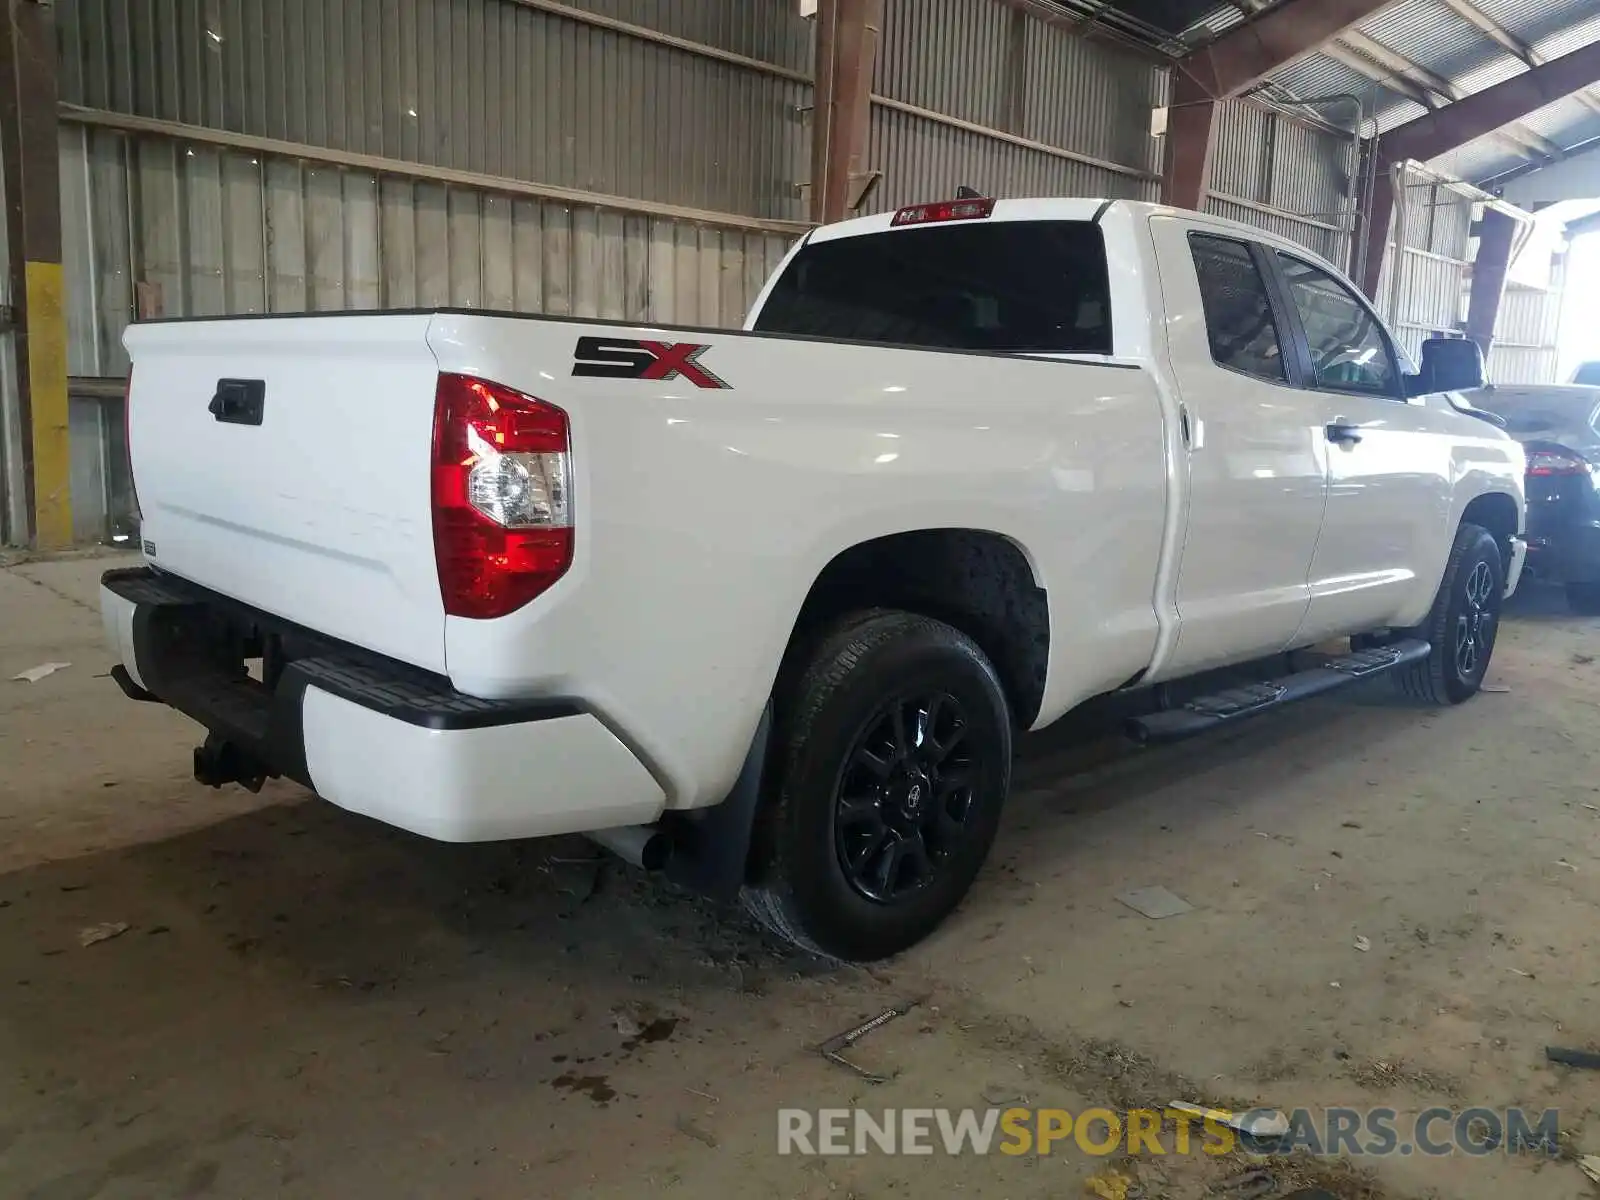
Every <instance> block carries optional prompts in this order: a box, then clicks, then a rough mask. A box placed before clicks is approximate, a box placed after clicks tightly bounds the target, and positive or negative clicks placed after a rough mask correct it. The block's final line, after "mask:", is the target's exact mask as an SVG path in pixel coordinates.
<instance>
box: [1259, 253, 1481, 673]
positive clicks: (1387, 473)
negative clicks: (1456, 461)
mask: <svg viewBox="0 0 1600 1200" xmlns="http://www.w3.org/2000/svg"><path fill="white" fill-rule="evenodd" d="M1272 258H1273V260H1274V267H1275V269H1276V270H1277V271H1278V273H1279V275H1280V278H1281V279H1282V283H1283V290H1284V294H1285V295H1286V297H1287V298H1288V301H1289V303H1288V309H1289V312H1288V321H1289V328H1290V330H1291V331H1292V337H1291V339H1290V341H1289V349H1290V351H1291V352H1292V353H1293V354H1295V355H1296V356H1297V357H1298V358H1299V359H1300V372H1299V374H1300V377H1301V380H1302V387H1303V388H1304V391H1303V393H1302V396H1303V403H1304V404H1305V405H1306V406H1307V407H1308V408H1310V409H1312V410H1314V411H1315V412H1316V413H1317V414H1319V419H1320V423H1321V426H1322V428H1321V429H1320V430H1318V433H1319V434H1320V435H1321V437H1322V438H1323V440H1324V443H1325V454H1326V459H1327V463H1328V507H1327V515H1326V516H1325V517H1324V519H1323V522H1322V536H1321V538H1320V539H1319V540H1318V542H1317V552H1316V556H1315V557H1314V558H1313V559H1312V563H1311V574H1310V578H1309V584H1310V589H1311V603H1310V607H1309V608H1308V610H1307V612H1306V620H1305V624H1304V626H1303V628H1302V629H1301V630H1300V633H1299V635H1298V638H1297V640H1299V641H1301V642H1308V643H1309V642H1314V641H1319V640H1321V639H1323V638H1326V637H1331V636H1334V635H1337V634H1345V633H1350V632H1357V631H1361V630H1365V629H1370V628H1373V627H1376V626H1379V625H1385V624H1388V623H1389V622H1390V620H1391V619H1392V618H1394V617H1395V616H1396V614H1398V613H1400V612H1402V611H1404V610H1406V609H1408V608H1409V607H1412V601H1413V600H1414V598H1415V596H1416V592H1417V589H1418V588H1419V587H1426V586H1428V585H1427V584H1425V583H1424V582H1423V581H1422V580H1420V579H1419V577H1418V570H1419V568H1421V567H1423V566H1425V565H1427V566H1431V565H1432V564H1433V563H1434V562H1435V560H1436V559H1437V548H1438V546H1439V545H1440V543H1441V539H1442V538H1444V537H1445V536H1446V535H1445V527H1446V525H1448V523H1449V521H1450V512H1451V501H1452V492H1453V482H1454V481H1453V477H1452V467H1451V447H1452V441H1451V438H1450V437H1449V436H1448V435H1447V432H1446V430H1445V428H1444V426H1445V424H1446V423H1447V420H1448V419H1447V418H1445V419H1441V416H1440V415H1438V414H1435V413H1433V412H1432V411H1431V410H1430V409H1429V407H1428V406H1427V404H1425V403H1423V402H1422V401H1421V400H1418V402H1416V403H1411V402H1409V401H1408V400H1407V399H1406V397H1405V394H1404V391H1403V385H1402V381H1401V372H1400V366H1399V361H1398V359H1397V357H1396V355H1395V352H1394V347H1393V345H1392V344H1391V342H1390V339H1389V334H1388V332H1387V330H1385V329H1384V327H1383V324H1382V322H1380V321H1379V320H1378V318H1377V315H1376V314H1375V313H1373V311H1372V309H1371V307H1370V306H1369V305H1368V304H1367V302H1366V301H1365V300H1364V299H1363V298H1362V297H1361V296H1359V295H1358V294H1357V293H1356V292H1355V290H1354V289H1353V288H1351V287H1350V286H1349V285H1348V284H1346V283H1345V282H1344V281H1342V280H1340V279H1338V278H1337V277H1335V276H1334V275H1332V274H1331V273H1329V272H1328V271H1326V270H1324V269H1323V268H1322V267H1319V266H1317V265H1316V264H1314V263H1312V262H1309V261H1308V260H1306V259H1303V258H1300V257H1299V256H1297V255H1294V254H1290V253H1287V252H1285V251H1281V250H1275V251H1274V252H1273V254H1272Z"/></svg>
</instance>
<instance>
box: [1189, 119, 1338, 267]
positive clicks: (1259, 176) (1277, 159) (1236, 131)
mask: <svg viewBox="0 0 1600 1200" xmlns="http://www.w3.org/2000/svg"><path fill="white" fill-rule="evenodd" d="M1354 157H1355V148H1354V145H1353V144H1352V142H1351V139H1350V138H1349V137H1348V136H1344V135H1341V134H1338V133H1334V132H1331V131H1328V130H1325V129H1321V128H1316V127H1313V126H1309V125H1307V124H1305V123H1303V122H1301V121H1297V120H1294V119H1293V118H1291V117H1288V116H1286V115H1284V114H1282V113H1279V112H1277V111H1274V110H1271V109H1267V108H1264V107H1262V106H1261V105H1259V104H1252V103H1250V102H1248V101H1243V100H1235V101H1232V102H1230V103H1228V104H1226V105H1224V106H1223V108H1222V111H1221V112H1220V113H1219V114H1218V118H1217V142H1216V149H1215V151H1214V152H1213V161H1212V169H1211V188H1212V191H1213V192H1214V193H1215V194H1214V195H1213V196H1211V198H1210V199H1209V200H1208V202H1207V205H1206V211H1208V212H1211V213H1214V214H1215V215H1217V216H1222V217H1229V218H1231V219H1233V220H1236V221H1243V222H1245V223H1246V224H1250V225H1256V226H1259V227H1260V228H1263V229H1268V230H1271V231H1272V232H1273V233H1276V234H1278V235H1280V236H1282V237H1287V238H1291V239H1293V240H1294V241H1297V242H1299V243H1300V244H1301V245H1303V246H1306V247H1308V248H1309V249H1311V250H1314V251H1316V252H1317V253H1318V254H1320V255H1322V256H1323V257H1324V258H1327V259H1329V260H1331V261H1332V262H1334V263H1336V264H1339V265H1340V266H1343V265H1344V264H1345V263H1346V262H1347V260H1348V257H1349V246H1350V232H1349V231H1350V229H1351V227H1352V225H1353V223H1354V218H1353V214H1352V212H1351V207H1352V205H1351V199H1350V196H1349V195H1348V190H1349V186H1350V172H1351V170H1352V169H1353V160H1354Z"/></svg>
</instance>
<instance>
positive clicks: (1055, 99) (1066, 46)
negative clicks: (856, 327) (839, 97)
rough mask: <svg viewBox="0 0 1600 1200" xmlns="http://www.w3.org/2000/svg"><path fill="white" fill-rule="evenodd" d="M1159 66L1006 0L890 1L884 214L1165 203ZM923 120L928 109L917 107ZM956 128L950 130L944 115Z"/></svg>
mask: <svg viewBox="0 0 1600 1200" xmlns="http://www.w3.org/2000/svg"><path fill="white" fill-rule="evenodd" d="M1165 88H1166V79H1165V74H1164V72H1163V71H1162V70H1161V69H1160V68H1159V67H1157V66H1156V65H1155V64H1154V63H1153V62H1151V61H1149V60H1148V59H1145V58H1141V57H1139V56H1137V55H1135V54H1132V53H1130V52H1126V51H1123V50H1120V49H1118V48H1116V47H1113V46H1108V45H1105V44H1102V43H1097V42H1090V41H1087V40H1085V39H1083V38H1081V37H1077V36H1074V35H1073V34H1071V33H1070V32H1069V31H1067V30H1065V29H1062V28H1060V27H1059V26H1053V25H1046V24H1045V23H1043V22H1041V21H1037V20H1034V19H1031V18H1028V17H1027V16H1026V15H1025V14H1023V13H1021V12H1020V11H1019V10H1018V9H1016V8H1014V7H1012V6H1009V5H1006V4H1002V3H1000V2H999V0H889V3H888V4H887V5H886V13H885V28H884V36H883V43H882V48H881V51H880V54H879V58H878V68H877V75H876V79H875V82H874V90H875V92H876V93H877V94H878V95H879V96H880V97H881V98H882V100H883V101H887V102H888V103H883V102H881V101H880V102H879V103H877V104H875V105H874V108H873V114H872V143H871V157H870V165H871V166H873V167H876V168H878V169H880V170H882V171H883V172H884V179H883V182H882V184H881V186H879V188H878V189H877V191H876V192H875V193H874V194H873V195H872V197H871V198H870V200H869V202H868V204H867V206H866V207H867V208H868V209H870V210H872V211H883V210H885V209H891V208H897V207H899V206H901V205H904V204H913V203H916V202H918V201H921V200H928V199H932V198H938V197H941V196H949V195H952V194H954V191H955V188H956V187H957V186H959V185H961V184H968V185H970V186H972V187H976V188H978V189H979V190H980V191H983V192H985V193H987V194H989V195H994V196H1002V197H1003V196H1051V195H1077V196H1107V197H1126V198H1131V199H1147V200H1153V199H1156V198H1157V195H1158V192H1159V182H1158V178H1157V177H1158V174H1159V171H1160V161H1159V156H1160V152H1161V146H1160V143H1159V141H1158V140H1157V139H1155V138H1152V137H1151V136H1150V109H1151V108H1152V107H1153V106H1155V105H1158V104H1160V103H1162V97H1163V96H1164V94H1165ZM911 110H921V111H911ZM939 116H943V117H945V118H952V119H953V120H939V119H938V117H939Z"/></svg>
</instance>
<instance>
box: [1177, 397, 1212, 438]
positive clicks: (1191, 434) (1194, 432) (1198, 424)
mask: <svg viewBox="0 0 1600 1200" xmlns="http://www.w3.org/2000/svg"><path fill="white" fill-rule="evenodd" d="M1178 428H1179V429H1180V430H1181V431H1182V432H1183V444H1184V445H1185V446H1187V447H1188V448H1189V449H1191V450H1204V449H1205V446H1206V423H1205V422H1204V421H1202V420H1201V419H1200V418H1199V417H1195V416H1191V415H1190V414H1189V406H1188V405H1187V404H1182V403H1180V404H1179V405H1178Z"/></svg>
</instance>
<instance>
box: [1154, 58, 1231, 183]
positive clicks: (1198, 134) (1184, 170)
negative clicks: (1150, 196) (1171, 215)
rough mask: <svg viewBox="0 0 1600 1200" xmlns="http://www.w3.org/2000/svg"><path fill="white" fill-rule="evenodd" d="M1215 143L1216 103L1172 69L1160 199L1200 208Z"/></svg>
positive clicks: (1209, 174) (1179, 72)
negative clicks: (1165, 154) (1170, 99)
mask: <svg viewBox="0 0 1600 1200" xmlns="http://www.w3.org/2000/svg"><path fill="white" fill-rule="evenodd" d="M1216 140H1217V102H1216V101H1215V100H1213V99H1211V98H1210V97H1209V96H1208V95H1207V94H1206V92H1205V89H1204V88H1203V87H1202V86H1201V85H1200V84H1199V83H1198V82H1197V81H1196V80H1195V79H1194V78H1193V77H1192V76H1189V75H1186V74H1184V73H1183V70H1182V68H1181V67H1177V68H1174V69H1173V77H1172V104H1171V105H1170V106H1169V107H1168V109H1167V147H1166V148H1167V159H1166V171H1165V173H1164V174H1163V175H1162V177H1161V197H1162V200H1163V201H1164V202H1165V203H1167V204H1171V205H1173V206H1174V207H1176V208H1193V209H1202V208H1204V207H1205V203H1206V194H1207V192H1209V191H1210V188H1211V152H1212V150H1213V149H1214V147H1215V145H1216Z"/></svg>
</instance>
